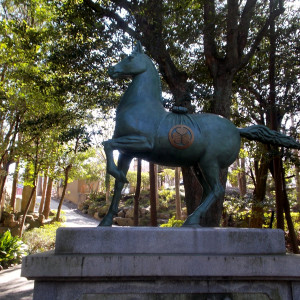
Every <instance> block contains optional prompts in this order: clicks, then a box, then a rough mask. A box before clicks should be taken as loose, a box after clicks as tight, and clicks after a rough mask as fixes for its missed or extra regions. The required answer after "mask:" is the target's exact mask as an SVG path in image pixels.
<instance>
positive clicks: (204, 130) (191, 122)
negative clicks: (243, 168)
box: [150, 113, 240, 168]
mask: <svg viewBox="0 0 300 300" xmlns="http://www.w3.org/2000/svg"><path fill="white" fill-rule="evenodd" d="M239 147H240V134H239V132H238V130H237V128H236V127H235V126H234V125H233V124H232V123H231V122H230V121H229V120H227V119H225V118H223V117H220V116H218V115H214V114H175V113H168V114H167V115H166V116H165V117H164V118H163V119H162V120H161V122H160V124H159V126H158V128H157V132H156V134H155V143H154V149H153V151H152V154H150V156H151V157H150V160H151V161H154V162H156V163H162V164H165V165H170V166H177V165H180V166H191V165H194V164H195V163H200V165H201V164H207V163H210V162H211V161H214V162H217V163H218V165H219V167H221V168H224V167H227V166H229V165H230V164H231V163H232V162H233V161H234V160H235V159H236V157H237V155H238V152H239Z"/></svg>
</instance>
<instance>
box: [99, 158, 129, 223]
mask: <svg viewBox="0 0 300 300" xmlns="http://www.w3.org/2000/svg"><path fill="white" fill-rule="evenodd" d="M131 160H132V157H129V156H127V155H125V154H120V156H119V160H118V170H119V171H122V172H123V174H125V176H126V174H127V172H128V169H129V166H130V163H131ZM124 184H125V183H124V182H123V181H120V180H119V179H116V180H115V187H114V195H113V199H112V201H111V204H110V207H109V209H108V212H107V214H106V215H105V217H104V218H103V219H102V221H101V222H100V224H99V225H98V226H111V225H112V222H113V217H114V215H116V214H117V213H118V207H119V202H120V198H121V192H122V189H123V187H124Z"/></svg>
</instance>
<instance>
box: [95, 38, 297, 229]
mask: <svg viewBox="0 0 300 300" xmlns="http://www.w3.org/2000/svg"><path fill="white" fill-rule="evenodd" d="M108 73H109V75H110V76H111V78H119V77H121V78H122V77H124V76H131V77H132V78H133V80H132V82H131V83H130V85H129V87H128V89H127V90H126V92H125V93H124V95H123V96H122V97H121V100H120V103H119V105H118V108H117V112H116V127H115V132H114V135H113V138H112V139H110V140H108V141H105V142H104V143H103V145H104V150H105V153H106V157H107V172H108V173H109V174H111V175H112V176H113V177H115V179H116V180H115V187H114V195H113V199H112V202H111V205H110V208H109V210H108V213H107V214H106V216H105V217H104V218H103V220H102V221H101V223H100V224H99V226H111V225H112V222H113V216H114V215H115V214H117V213H118V205H119V200H120V197H121V191H122V188H123V186H124V184H125V183H126V182H127V180H126V174H127V172H128V168H129V165H130V162H131V160H132V159H133V158H134V157H137V158H141V159H145V160H147V161H150V162H153V163H156V164H162V165H164V166H172V167H178V166H180V167H181V166H191V167H193V168H194V171H195V174H196V176H197V178H198V180H199V182H200V184H201V185H202V187H203V196H202V197H203V201H202V204H201V205H200V206H199V207H198V208H197V209H196V210H195V211H194V212H193V213H192V214H191V215H189V216H188V218H187V219H186V221H185V223H184V225H188V226H191V225H198V224H199V221H200V218H203V217H204V216H205V214H206V213H207V211H208V210H209V208H210V207H211V205H212V204H213V203H214V202H215V201H218V199H222V197H223V196H224V188H223V186H222V185H221V183H220V179H219V173H220V170H221V169H222V168H227V167H228V166H230V165H231V164H232V163H233V162H234V161H235V159H236V158H237V156H238V154H239V150H240V139H241V136H242V137H246V138H248V139H251V140H258V141H261V142H264V143H270V144H275V145H282V146H285V147H291V148H298V149H299V148H300V144H299V143H297V142H296V141H295V140H293V139H292V138H290V137H287V136H285V135H282V134H280V133H278V132H276V131H272V130H269V129H268V128H267V127H265V126H261V125H254V126H250V127H248V128H244V129H238V128H236V127H235V125H233V123H231V122H230V121H229V120H227V119H225V118H223V117H221V116H218V115H214V114H205V113H201V114H187V113H184V111H183V113H182V111H180V110H178V111H177V112H176V113H174V112H168V111H166V109H165V108H164V106H163V102H162V94H161V92H162V91H161V82H160V78H159V74H158V72H157V70H156V68H155V66H154V64H153V62H152V61H151V59H150V58H149V57H148V56H147V55H146V54H144V53H143V50H142V46H141V44H140V43H139V42H138V43H137V45H136V47H135V49H134V51H133V52H132V53H131V54H130V55H129V56H127V57H126V58H125V59H123V60H122V61H121V62H119V63H118V64H117V65H115V66H113V67H111V68H109V71H108ZM113 150H119V152H120V155H119V159H118V164H117V166H116V164H115V163H114V160H113Z"/></svg>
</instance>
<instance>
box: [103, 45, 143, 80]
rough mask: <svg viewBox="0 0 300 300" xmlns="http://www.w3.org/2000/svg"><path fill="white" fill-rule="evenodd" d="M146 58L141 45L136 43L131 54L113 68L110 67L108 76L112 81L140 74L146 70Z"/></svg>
mask: <svg viewBox="0 0 300 300" xmlns="http://www.w3.org/2000/svg"><path fill="white" fill-rule="evenodd" d="M146 58H147V56H146V55H145V54H144V52H143V49H142V45H141V43H140V42H139V41H138V42H137V44H136V46H135V48H134V50H133V51H132V53H131V54H130V55H128V56H127V57H126V58H124V59H123V60H121V61H120V62H119V63H118V64H116V65H115V66H112V67H110V68H109V69H108V74H109V76H110V77H111V78H113V79H115V78H120V77H127V76H135V75H138V74H141V73H143V72H145V71H146V69H147V64H146Z"/></svg>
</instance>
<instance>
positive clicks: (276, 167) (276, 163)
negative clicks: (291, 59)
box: [269, 0, 284, 230]
mask: <svg viewBox="0 0 300 300" xmlns="http://www.w3.org/2000/svg"><path fill="white" fill-rule="evenodd" d="M274 9H275V3H274V1H273V0H270V12H272V11H273V10H274ZM269 40H270V53H269V85H270V91H269V105H270V127H271V129H273V130H275V131H278V129H279V124H278V119H277V116H278V115H277V107H276V82H275V77H276V74H275V73H276V69H275V68H276V67H275V59H276V56H275V54H276V32H275V21H274V20H272V21H271V22H270V29H269ZM274 152H278V153H279V149H278V147H274ZM280 164H281V158H280V156H279V154H277V155H276V156H275V157H274V158H273V172H274V183H275V191H276V217H277V228H280V229H282V230H284V217H283V210H284V209H283V201H282V200H283V189H282V187H283V182H282V176H281V167H280Z"/></svg>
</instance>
